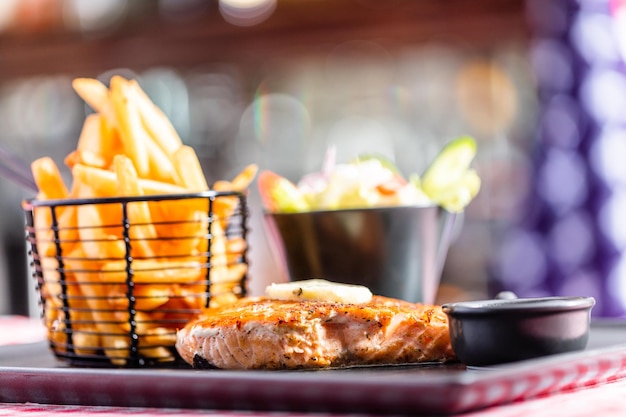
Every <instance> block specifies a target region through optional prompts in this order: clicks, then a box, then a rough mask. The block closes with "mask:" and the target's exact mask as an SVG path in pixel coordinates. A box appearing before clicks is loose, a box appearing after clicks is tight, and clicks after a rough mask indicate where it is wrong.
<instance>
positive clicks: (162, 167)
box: [146, 140, 180, 184]
mask: <svg viewBox="0 0 626 417" xmlns="http://www.w3.org/2000/svg"><path fill="white" fill-rule="evenodd" d="M146 150H147V152H148V161H149V165H150V168H149V169H150V178H152V179H155V180H157V181H163V182H169V183H172V184H178V183H180V179H179V177H178V172H176V169H175V168H174V164H173V163H172V161H171V160H170V159H169V158H168V157H167V155H166V154H165V152H163V150H162V149H161V148H159V146H158V145H157V144H156V143H154V142H153V141H151V140H148V141H146Z"/></svg>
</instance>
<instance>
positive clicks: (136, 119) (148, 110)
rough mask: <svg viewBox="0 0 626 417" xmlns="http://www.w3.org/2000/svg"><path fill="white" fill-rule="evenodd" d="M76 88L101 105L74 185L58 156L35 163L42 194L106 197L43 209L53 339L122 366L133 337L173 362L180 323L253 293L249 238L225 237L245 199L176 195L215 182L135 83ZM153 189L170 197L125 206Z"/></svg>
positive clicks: (229, 184)
mask: <svg viewBox="0 0 626 417" xmlns="http://www.w3.org/2000/svg"><path fill="white" fill-rule="evenodd" d="M72 85H73V87H74V89H75V90H76V92H77V93H78V95H79V96H80V97H82V98H83V99H84V100H85V102H86V103H87V104H88V105H89V106H91V108H93V109H94V111H95V112H96V113H95V114H92V115H89V116H87V117H86V118H85V122H84V125H83V129H82V131H81V134H80V137H79V139H78V143H77V146H76V149H75V150H74V151H72V152H70V153H69V154H68V155H67V156H66V158H65V165H66V166H67V167H69V168H70V170H71V174H72V179H73V182H72V188H71V190H69V191H68V188H67V186H66V185H65V183H64V181H63V178H62V176H61V174H60V172H59V169H58V167H57V166H56V164H55V163H54V161H53V160H52V159H50V158H40V159H38V160H35V161H34V162H33V163H32V165H31V169H32V171H33V176H34V177H35V181H36V183H37V186H38V188H39V191H40V192H39V194H38V199H40V200H50V199H53V200H63V199H66V198H93V199H96V201H95V203H94V204H78V205H67V206H64V205H63V204H60V205H58V206H57V207H37V208H35V209H34V212H33V216H34V219H33V221H34V226H35V233H36V245H37V254H36V256H38V258H37V260H38V262H37V263H36V264H35V265H36V268H37V269H36V272H37V274H38V277H41V280H40V281H39V283H40V286H41V297H42V301H43V302H44V305H45V308H44V316H43V318H44V322H45V324H46V326H47V328H48V339H49V341H50V343H51V344H52V346H53V347H54V348H55V350H56V351H58V352H61V351H64V352H67V351H68V350H69V349H73V350H74V353H75V354H77V355H85V356H96V357H97V356H98V355H101V354H102V352H104V354H105V355H106V357H107V358H108V359H109V360H110V362H111V363H112V364H113V365H119V366H124V365H126V364H128V360H129V359H130V355H131V345H133V344H134V343H137V348H138V353H139V355H140V356H142V357H143V358H151V359H153V360H154V361H156V362H161V361H173V360H174V359H175V357H174V354H173V352H174V350H173V348H174V344H175V342H176V330H177V329H178V328H180V327H182V326H183V325H184V324H186V323H187V322H188V320H189V319H191V318H192V317H195V316H197V315H198V314H200V313H201V312H202V311H203V310H204V309H205V307H206V306H207V302H210V305H211V306H215V305H224V304H227V303H232V302H234V301H235V300H236V299H237V298H239V297H240V296H241V295H242V293H243V291H244V288H243V285H244V282H243V281H244V278H245V274H246V273H247V271H248V268H247V265H246V264H245V263H243V262H242V261H243V259H244V258H243V255H244V253H245V251H246V250H247V243H246V241H245V239H243V237H241V236H237V237H230V236H227V234H226V229H227V228H228V227H229V225H230V221H231V217H232V216H233V211H234V210H235V209H236V208H237V205H238V204H239V199H238V198H236V197H228V198H222V197H223V196H220V198H216V199H209V198H206V196H203V197H199V196H195V197H191V198H183V199H180V198H175V199H169V198H167V197H166V196H167V195H169V194H179V195H180V194H192V193H196V192H202V191H206V190H209V186H208V183H207V181H206V178H205V175H204V173H203V170H202V166H201V164H200V161H199V159H198V155H197V154H196V153H195V151H194V150H193V148H191V147H189V146H185V145H183V143H182V141H181V139H180V137H179V136H178V134H177V132H176V130H175V129H174V127H173V125H172V124H171V123H170V121H169V120H168V119H167V117H166V116H165V114H164V113H163V112H162V111H161V110H160V109H159V108H158V107H157V106H156V105H155V104H154V103H153V102H152V101H151V100H150V99H149V98H148V96H147V95H146V94H145V92H144V91H143V90H142V89H141V87H140V86H139V84H138V83H137V81H136V80H126V79H124V78H122V77H120V76H115V77H113V78H112V79H111V83H110V88H108V87H107V86H106V85H104V84H103V83H102V82H100V81H98V80H94V79H89V78H78V79H76V80H74V82H73V84H72ZM257 171H258V167H257V166H256V165H255V164H251V165H248V166H247V167H245V168H244V170H242V171H241V172H240V173H239V174H238V175H237V176H235V178H233V179H232V181H218V182H216V183H215V184H214V186H213V189H214V190H216V191H239V192H244V191H245V190H246V188H247V187H249V185H250V183H251V182H252V181H253V179H254V177H255V176H256V174H257ZM155 195H163V196H165V197H163V198H156V199H150V201H149V202H148V201H143V200H138V201H123V202H117V199H118V198H120V197H142V196H155ZM102 198H110V200H108V201H106V202H105V201H103V200H101V199H102ZM55 203H56V201H55ZM210 205H211V207H212V212H211V213H209V207H210ZM52 210H54V212H53V211H52ZM124 213H125V214H126V216H127V217H126V219H127V220H128V223H127V224H123V218H124V217H123V216H124ZM53 214H54V216H53ZM209 214H211V217H209ZM53 217H54V218H56V223H55V224H54V225H53V221H52V220H53ZM53 226H55V227H53ZM126 238H129V239H128V240H127V239H126ZM209 245H210V247H209ZM62 278H64V279H62ZM66 323H71V324H72V326H71V327H70V326H69V325H67V326H66ZM131 330H132V331H133V332H134V333H133V334H131ZM134 336H136V337H137V338H138V339H136V340H135V339H133V337H134Z"/></svg>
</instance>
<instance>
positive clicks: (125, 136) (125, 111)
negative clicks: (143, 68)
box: [111, 76, 151, 178]
mask: <svg viewBox="0 0 626 417" xmlns="http://www.w3.org/2000/svg"><path fill="white" fill-rule="evenodd" d="M111 102H112V103H113V109H114V112H115V117H116V118H117V122H118V127H119V130H120V138H121V139H122V144H123V145H124V152H125V154H126V155H127V156H128V157H129V158H130V159H131V160H132V161H133V164H134V165H135V169H136V170H137V173H138V174H139V176H140V177H142V178H147V177H148V175H149V172H150V161H149V159H148V152H147V150H146V142H147V141H149V140H151V139H150V136H149V135H148V133H147V132H146V131H145V130H144V129H143V125H142V123H141V119H140V117H139V110H138V109H137V106H136V105H135V103H134V102H133V101H132V100H131V99H130V97H129V91H128V82H127V81H126V80H125V79H123V78H122V77H119V76H114V77H113V78H111Z"/></svg>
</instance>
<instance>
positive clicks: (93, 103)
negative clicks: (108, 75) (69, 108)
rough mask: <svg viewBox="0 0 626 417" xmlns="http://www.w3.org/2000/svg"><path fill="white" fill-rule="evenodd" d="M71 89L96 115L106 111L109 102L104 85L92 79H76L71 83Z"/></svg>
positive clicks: (107, 92)
mask: <svg viewBox="0 0 626 417" xmlns="http://www.w3.org/2000/svg"><path fill="white" fill-rule="evenodd" d="M72 87H73V88H74V91H76V93H77V94H78V95H79V96H80V98H82V99H83V100H84V101H85V103H87V104H88V105H89V107H91V108H92V109H93V110H94V111H96V112H98V113H103V112H105V111H106V106H107V105H108V100H109V99H108V95H109V90H108V88H107V87H106V85H104V84H102V83H101V82H100V81H98V80H95V79H93V78H76V79H74V80H73V81H72Z"/></svg>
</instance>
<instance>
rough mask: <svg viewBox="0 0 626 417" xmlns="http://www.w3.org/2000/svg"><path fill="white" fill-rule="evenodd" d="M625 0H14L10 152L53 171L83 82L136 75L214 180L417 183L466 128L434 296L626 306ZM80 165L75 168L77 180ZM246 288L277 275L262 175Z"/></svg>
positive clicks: (0, 263) (0, 106)
mask: <svg viewBox="0 0 626 417" xmlns="http://www.w3.org/2000/svg"><path fill="white" fill-rule="evenodd" d="M625 62H626V1H623V0H622V1H619V0H615V1H610V0H527V1H524V0H472V1H468V0H448V1H445V2H442V1H439V0H417V1H416V0H387V1H378V0H219V1H218V0H132V1H131V0H98V1H93V0H2V1H1V2H0V127H1V128H0V145H1V146H3V147H5V148H7V149H9V150H11V151H12V152H15V153H17V154H18V155H19V156H20V157H21V158H22V159H23V160H24V161H25V162H26V163H30V161H32V160H34V159H35V158H37V157H40V156H43V155H50V156H52V157H53V158H54V159H55V160H56V161H57V163H58V164H59V165H62V160H63V158H64V157H65V155H67V153H69V152H70V151H71V150H72V149H74V148H75V146H76V142H77V139H78V134H79V132H80V128H81V126H82V123H83V120H84V118H85V115H86V114H88V113H89V109H88V108H86V106H85V105H84V104H83V103H82V101H81V100H80V99H79V98H78V96H77V95H76V94H75V93H74V92H73V90H72V88H71V80H72V79H73V78H74V77H96V78H100V79H102V80H104V81H107V80H108V79H109V77H110V76H111V75H112V74H122V75H126V76H127V77H134V78H137V79H138V80H139V81H140V83H141V85H142V87H143V88H144V89H145V90H146V92H147V93H148V94H149V95H150V97H151V98H152V99H153V100H154V101H155V102H156V103H157V104H158V105H159V106H160V107H161V108H162V109H163V110H164V112H165V113H166V114H167V115H168V116H169V118H170V119H171V120H172V122H173V123H174V125H175V127H176V128H177V129H178V131H179V133H180V135H181V137H182V138H183V140H184V141H185V142H186V143H187V144H189V145H192V146H193V147H195V149H196V152H197V153H198V154H199V156H200V158H201V162H202V164H203V168H204V170H205V173H206V176H207V178H208V179H209V181H210V182H213V181H215V180H218V179H222V178H227V179H230V178H232V177H233V176H234V175H235V174H236V173H238V172H239V170H241V169H242V168H243V167H244V166H245V165H246V164H248V163H251V162H255V163H258V164H259V166H260V167H261V168H262V169H271V170H274V171H276V172H278V173H280V174H282V175H284V176H286V177H288V178H289V179H291V180H294V181H296V180H298V179H299V178H300V177H301V176H302V175H304V174H305V173H307V172H311V171H314V170H317V169H318V168H319V167H320V165H321V161H322V156H323V154H324V152H325V150H326V148H327V146H328V145H330V144H335V145H336V146H337V150H338V159H339V160H340V161H347V160H349V159H350V158H352V157H354V156H356V155H357V154H358V153H360V152H363V151H366V152H377V153H381V154H383V155H386V156H388V157H390V158H392V159H393V160H395V161H396V163H397V164H398V166H399V168H400V170H401V171H402V172H403V173H404V174H405V175H408V174H410V173H412V172H421V171H422V170H424V168H425V167H426V166H427V164H428V162H429V161H430V160H431V159H432V158H433V157H434V155H435V154H436V153H437V151H438V150H439V149H440V148H441V146H442V145H443V144H444V143H445V142H447V141H449V140H450V139H453V138H455V137H457V136H460V135H465V134H470V135H473V136H474V137H475V138H476V139H477V141H478V144H479V152H478V155H477V160H476V161H475V165H476V169H477V170H478V172H479V174H480V176H481V178H482V180H483V188H482V190H481V192H480V194H479V195H478V197H477V198H476V199H475V200H474V202H473V203H472V204H471V205H470V206H469V207H468V209H467V210H466V212H465V213H464V216H463V224H462V228H461V229H460V230H459V231H458V235H457V236H456V240H455V241H454V243H453V246H452V248H451V250H450V253H449V257H448V260H447V263H446V265H445V268H444V272H443V277H442V286H441V290H440V293H439V301H440V302H446V301H453V300H459V299H476V298H484V297H490V296H493V295H494V294H495V293H497V292H498V291H500V290H503V289H506V290H511V291H514V292H516V293H517V294H518V295H520V296H536V295H553V294H554V295H591V296H594V297H596V300H597V305H596V307H595V308H594V311H593V314H594V315H596V316H611V317H615V316H623V315H625V314H626V256H625V254H626V252H625V249H626V220H624V219H623V216H622V213H626V163H625V162H624V160H626V66H625ZM64 174H65V175H69V172H64ZM0 188H1V190H0V192H1V193H2V194H1V195H2V198H1V199H0V206H1V207H0V210H2V216H0V314H3V313H4V314H6V313H11V314H36V311H37V310H36V308H37V307H36V301H33V300H34V295H33V294H34V280H32V279H30V278H29V276H28V271H27V268H26V265H27V262H26V259H27V257H26V249H25V240H24V229H23V225H24V220H23V214H22V211H21V208H20V202H21V201H22V200H23V199H25V198H30V197H33V194H32V192H30V191H28V190H24V189H22V188H20V187H19V186H16V185H14V184H13V183H11V182H9V181H7V180H5V179H0ZM250 205H251V213H252V217H251V219H250V226H251V235H250V236H251V252H250V262H251V273H250V279H251V281H250V289H251V292H252V293H258V292H259V291H262V289H263V288H264V286H265V285H266V284H267V283H269V282H271V281H272V280H273V278H272V277H274V276H276V274H277V272H276V265H275V263H274V259H273V257H272V255H271V253H270V250H269V247H268V242H267V240H266V238H265V235H264V230H263V223H262V211H261V205H260V199H259V196H258V190H257V189H256V185H254V186H253V188H252V189H251V190H250Z"/></svg>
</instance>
